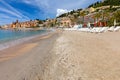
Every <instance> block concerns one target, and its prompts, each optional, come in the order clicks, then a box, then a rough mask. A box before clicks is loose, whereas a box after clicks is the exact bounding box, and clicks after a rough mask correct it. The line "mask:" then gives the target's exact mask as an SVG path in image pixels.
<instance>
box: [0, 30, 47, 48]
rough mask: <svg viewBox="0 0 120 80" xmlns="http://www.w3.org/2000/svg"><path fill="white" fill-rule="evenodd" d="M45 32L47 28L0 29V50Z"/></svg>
mask: <svg viewBox="0 0 120 80" xmlns="http://www.w3.org/2000/svg"><path fill="white" fill-rule="evenodd" d="M45 33H47V30H26V31H15V30H0V50H1V49H4V48H7V47H9V46H11V45H15V44H18V43H21V42H23V41H26V40H29V39H31V38H33V37H34V36H38V35H42V34H45Z"/></svg>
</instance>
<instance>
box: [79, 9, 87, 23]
mask: <svg viewBox="0 0 120 80" xmlns="http://www.w3.org/2000/svg"><path fill="white" fill-rule="evenodd" d="M85 15H86V12H85V11H82V12H80V16H82V17H83V23H84V17H85Z"/></svg>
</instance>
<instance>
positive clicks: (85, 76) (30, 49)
mask: <svg viewBox="0 0 120 80" xmlns="http://www.w3.org/2000/svg"><path fill="white" fill-rule="evenodd" d="M119 34H120V32H106V33H100V34H96V33H85V32H79V31H63V32H59V33H51V34H50V35H47V36H43V37H38V38H35V39H33V40H30V41H28V42H26V43H24V44H21V45H17V46H15V47H11V48H9V49H6V50H3V51H1V52H0V79H1V80H119V79H120V62H119V60H120V49H119V45H120V42H119V41H120V37H119Z"/></svg>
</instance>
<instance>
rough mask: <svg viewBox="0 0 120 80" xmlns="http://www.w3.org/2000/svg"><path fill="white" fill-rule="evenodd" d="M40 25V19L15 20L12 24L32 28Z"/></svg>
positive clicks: (14, 26)
mask: <svg viewBox="0 0 120 80" xmlns="http://www.w3.org/2000/svg"><path fill="white" fill-rule="evenodd" d="M36 26H38V21H37V20H34V21H32V20H30V21H25V22H19V21H18V20H16V22H13V23H12V24H11V28H32V27H36Z"/></svg>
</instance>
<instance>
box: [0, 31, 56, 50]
mask: <svg viewBox="0 0 120 80" xmlns="http://www.w3.org/2000/svg"><path fill="white" fill-rule="evenodd" d="M52 32H54V31H53V30H51V31H47V32H44V33H42V34H36V35H32V36H28V37H23V38H20V39H15V40H12V41H8V42H5V43H1V44H0V51H1V50H4V49H7V48H9V47H13V46H15V45H19V44H22V43H24V42H26V41H29V40H31V39H34V38H37V37H42V36H46V35H48V34H51V33H52Z"/></svg>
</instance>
